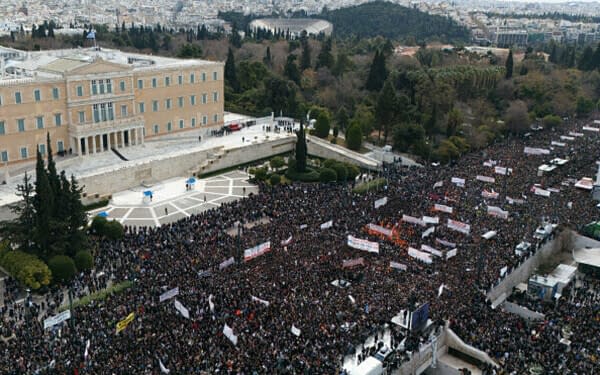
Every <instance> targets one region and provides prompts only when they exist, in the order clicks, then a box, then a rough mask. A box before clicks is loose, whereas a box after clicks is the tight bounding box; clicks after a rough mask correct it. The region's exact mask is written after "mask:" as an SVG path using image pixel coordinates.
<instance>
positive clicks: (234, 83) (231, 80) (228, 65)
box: [225, 48, 240, 92]
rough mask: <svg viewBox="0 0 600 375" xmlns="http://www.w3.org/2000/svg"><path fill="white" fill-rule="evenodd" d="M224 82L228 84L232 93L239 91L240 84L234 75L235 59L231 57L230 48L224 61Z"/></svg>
mask: <svg viewBox="0 0 600 375" xmlns="http://www.w3.org/2000/svg"><path fill="white" fill-rule="evenodd" d="M225 82H227V83H228V84H229V86H230V87H231V88H232V89H233V91H235V92H238V91H239V89H240V84H239V82H238V80H237V75H236V73H235V58H234V57H233V50H232V49H231V48H229V51H228V52H227V60H226V61H225Z"/></svg>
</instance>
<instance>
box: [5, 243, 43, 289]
mask: <svg viewBox="0 0 600 375" xmlns="http://www.w3.org/2000/svg"><path fill="white" fill-rule="evenodd" d="M0 265H2V267H3V268H4V269H5V270H6V271H7V272H8V273H9V274H10V275H12V276H13V277H14V278H15V279H16V280H18V281H19V282H20V283H22V284H23V285H25V286H26V287H28V288H31V289H33V290H36V289H39V288H41V287H43V286H46V285H49V284H50V281H51V280H52V274H51V273H50V269H49V268H48V266H47V265H46V264H45V263H44V262H42V261H41V260H40V259H39V258H38V257H36V256H34V255H32V254H27V253H24V252H22V251H19V250H9V249H8V248H5V249H1V251H0Z"/></svg>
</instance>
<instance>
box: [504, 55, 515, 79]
mask: <svg viewBox="0 0 600 375" xmlns="http://www.w3.org/2000/svg"><path fill="white" fill-rule="evenodd" d="M513 65H514V62H513V53H512V50H509V51H508V57H507V58H506V65H505V66H506V75H505V78H506V79H511V78H512V75H513Z"/></svg>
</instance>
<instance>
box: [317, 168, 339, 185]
mask: <svg viewBox="0 0 600 375" xmlns="http://www.w3.org/2000/svg"><path fill="white" fill-rule="evenodd" d="M336 179H337V174H336V173H335V170H333V169H331V168H323V169H321V173H320V174H319V181H321V182H333V181H335V180H336Z"/></svg>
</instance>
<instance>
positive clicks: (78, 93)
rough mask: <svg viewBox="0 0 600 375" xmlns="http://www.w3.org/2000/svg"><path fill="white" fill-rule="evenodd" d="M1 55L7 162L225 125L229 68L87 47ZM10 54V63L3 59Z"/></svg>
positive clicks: (0, 152)
mask: <svg viewBox="0 0 600 375" xmlns="http://www.w3.org/2000/svg"><path fill="white" fill-rule="evenodd" d="M15 51H16V50H11V49H5V48H1V49H0V61H1V62H2V63H1V65H0V67H1V68H2V69H1V72H0V163H9V164H12V163H15V162H20V161H25V160H30V159H33V158H35V156H36V151H37V150H38V149H39V150H40V152H42V154H44V153H45V152H46V133H47V132H49V133H50V136H51V138H52V143H53V144H52V146H53V149H54V151H55V152H60V153H63V152H72V153H73V154H78V155H85V154H93V153H97V152H103V151H110V149H111V148H119V147H125V146H129V145H133V144H141V143H143V142H144V139H146V138H150V137H156V136H162V135H166V134H170V133H177V132H185V131H189V130H192V129H199V128H217V127H221V126H222V125H223V101H224V96H223V66H224V64H223V63H222V62H212V61H204V60H196V59H188V60H181V59H175V58H166V57H159V56H149V55H143V54H134V53H126V52H121V51H118V50H108V49H100V48H95V47H92V48H83V49H76V50H54V51H43V52H21V51H16V52H15ZM2 56H4V58H2Z"/></svg>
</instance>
